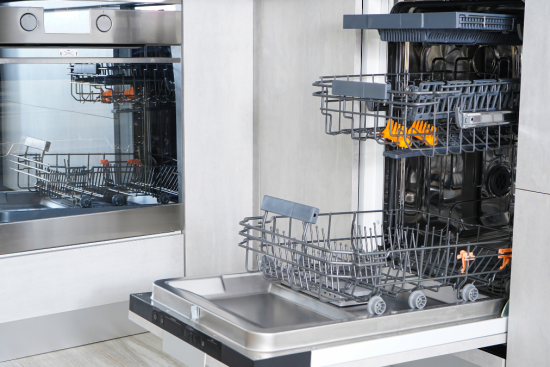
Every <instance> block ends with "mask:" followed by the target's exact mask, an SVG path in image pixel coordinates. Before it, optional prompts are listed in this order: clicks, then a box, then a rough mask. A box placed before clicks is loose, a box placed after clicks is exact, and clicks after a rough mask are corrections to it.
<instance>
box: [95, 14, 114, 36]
mask: <svg viewBox="0 0 550 367" xmlns="http://www.w3.org/2000/svg"><path fill="white" fill-rule="evenodd" d="M95 24H96V25H97V29H99V30H100V31H101V32H109V31H110V30H111V27H112V26H113V22H112V21H111V18H109V17H108V16H107V15H100V16H99V17H97V20H96V22H95Z"/></svg>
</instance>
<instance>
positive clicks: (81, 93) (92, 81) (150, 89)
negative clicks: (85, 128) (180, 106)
mask: <svg viewBox="0 0 550 367" xmlns="http://www.w3.org/2000/svg"><path fill="white" fill-rule="evenodd" d="M69 75H70V77H71V95H72V97H73V98H74V99H75V100H76V101H78V102H81V103H85V102H92V103H97V102H100V103H118V104H121V103H132V104H144V103H149V104H153V105H159V104H166V103H174V102H175V97H176V93H175V83H174V73H173V66H172V64H72V65H71V66H70V67H69Z"/></svg>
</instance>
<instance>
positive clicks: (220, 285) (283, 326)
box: [152, 273, 505, 358]
mask: <svg viewBox="0 0 550 367" xmlns="http://www.w3.org/2000/svg"><path fill="white" fill-rule="evenodd" d="M451 293H453V291H452V290H451ZM447 297H449V294H448V290H446V289H442V290H441V291H440V292H439V293H436V292H428V305H427V307H426V308H425V309H424V310H421V311H415V312H410V311H411V310H410V308H409V306H408V304H407V300H406V297H398V298H396V299H390V298H387V299H386V301H387V303H388V309H389V313H388V315H385V316H375V317H373V316H369V313H368V311H367V306H365V305H358V306H350V307H345V308H339V307H336V306H333V305H330V304H327V303H323V302H319V301H318V300H316V299H314V298H312V297H309V296H307V295H305V294H301V293H299V292H295V291H293V290H291V289H290V288H288V287H285V286H283V285H281V284H280V283H278V282H271V281H267V280H265V279H264V278H263V276H262V275H261V274H246V273H245V274H233V275H223V276H219V277H210V278H195V279H189V278H181V279H168V280H159V281H157V282H155V284H154V286H153V297H152V298H153V304H154V305H155V306H156V307H159V308H161V309H162V310H166V309H170V310H171V311H170V312H173V313H171V314H172V315H176V317H178V318H180V320H182V321H183V322H185V323H188V324H190V325H192V326H193V327H195V328H197V329H198V330H200V331H203V332H205V333H207V334H209V335H216V338H217V339H218V340H220V341H222V342H223V343H226V344H227V345H229V346H230V347H231V348H234V349H236V350H237V351H239V352H241V353H244V354H247V355H257V353H261V354H262V358H264V357H265V356H266V355H275V354H286V353H289V352H290V353H291V352H292V350H296V349H297V348H303V347H308V346H315V347H321V346H322V345H324V344H327V343H331V342H337V341H351V340H353V339H356V338H361V337H372V338H377V337H380V336H382V335H384V336H388V335H391V334H392V333H400V332H409V331H412V330H419V329H423V330H426V329H429V328H439V327H442V326H444V325H450V324H452V323H453V322H457V321H460V322H461V323H468V322H473V321H476V320H483V319H490V318H494V317H498V316H499V315H500V311H501V309H502V307H503V306H504V303H505V300H504V299H500V298H484V299H482V300H479V301H477V302H470V303H463V302H454V301H451V302H450V303H448V302H449V301H448V300H447ZM275 299H276V300H277V301H276V302H273V300H275ZM455 299H456V298H455ZM192 306H199V307H200V310H201V312H200V317H199V318H198V320H197V321H191V320H190V319H189V315H190V310H191V307H192ZM440 306H445V307H440ZM247 310H248V311H247ZM252 311H253V312H252ZM290 321H292V322H290Z"/></svg>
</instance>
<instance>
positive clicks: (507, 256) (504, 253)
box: [498, 248, 512, 270]
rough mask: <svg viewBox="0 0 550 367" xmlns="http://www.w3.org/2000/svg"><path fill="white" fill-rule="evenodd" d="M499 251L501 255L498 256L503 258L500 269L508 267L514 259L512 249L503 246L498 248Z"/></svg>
mask: <svg viewBox="0 0 550 367" xmlns="http://www.w3.org/2000/svg"><path fill="white" fill-rule="evenodd" d="M498 253H499V254H501V255H498V258H499V259H502V266H501V267H500V270H502V269H504V268H505V267H506V265H508V264H510V260H512V249H511V248H501V249H498Z"/></svg>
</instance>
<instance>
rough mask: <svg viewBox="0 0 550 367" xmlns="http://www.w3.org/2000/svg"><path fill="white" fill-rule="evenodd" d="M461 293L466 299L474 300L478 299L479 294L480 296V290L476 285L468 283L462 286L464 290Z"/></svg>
mask: <svg viewBox="0 0 550 367" xmlns="http://www.w3.org/2000/svg"><path fill="white" fill-rule="evenodd" d="M460 294H461V296H462V299H463V300H464V301H466V302H468V301H470V302H474V301H475V300H476V299H477V296H479V291H478V290H477V288H476V286H475V285H473V284H466V285H465V286H464V288H462V291H461V292H460Z"/></svg>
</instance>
